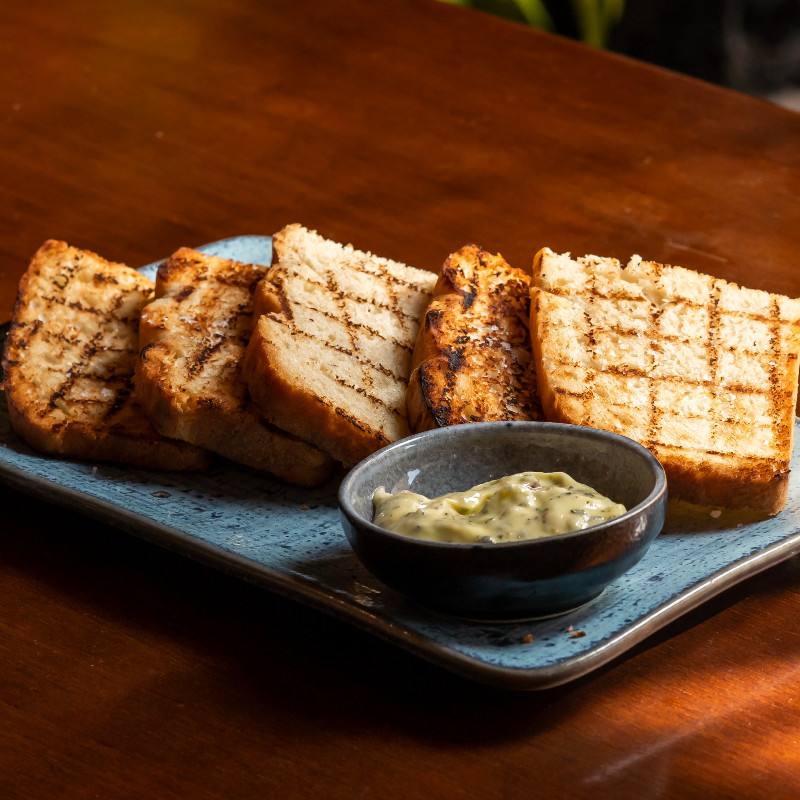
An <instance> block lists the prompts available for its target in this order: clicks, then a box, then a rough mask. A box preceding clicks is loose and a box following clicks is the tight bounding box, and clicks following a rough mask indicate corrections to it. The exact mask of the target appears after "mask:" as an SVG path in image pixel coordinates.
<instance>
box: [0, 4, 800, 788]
mask: <svg viewBox="0 0 800 800" xmlns="http://www.w3.org/2000/svg"><path fill="white" fill-rule="evenodd" d="M799 141H800V115H796V114H793V113H792V112H789V111H786V110H784V109H780V108H777V107H774V106H771V105H769V104H767V103H763V102H760V101H756V100H752V99H749V98H745V97H743V96H741V95H737V94H735V93H733V92H729V91H725V90H721V89H718V88H715V87H712V86H708V85H706V84H703V83H700V82H697V81H693V80H691V79H687V78H683V77H680V76H677V75H674V74H671V73H668V72H664V71H662V70H658V69H654V68H651V67H648V66H645V65H643V64H638V63H635V62H632V61H629V60H626V59H624V58H621V57H616V56H610V55H607V54H603V53H600V52H596V51H592V50H589V49H586V48H583V47H582V46H579V45H576V44H574V43H571V42H568V41H566V40H563V39H560V38H557V37H553V36H547V35H544V34H537V33H535V32H533V31H530V30H528V29H526V28H524V27H522V26H519V25H514V24H510V23H506V22H504V21H502V20H497V19H494V18H491V17H488V16H485V15H481V14H477V13H475V12H471V11H467V10H464V9H460V8H456V7H454V6H451V5H448V4H444V3H438V2H433V0H384V2H381V3H375V2H369V0H342V2H339V3H318V2H317V3H314V2H311V0H292V1H289V0H280V1H279V0H274V1H273V2H269V3H264V2H260V1H259V0H227V1H226V2H224V3H220V2H213V0H136V2H133V0H117V2H115V3H102V2H99V0H59V2H55V0H48V2H39V3H36V4H32V3H26V4H22V3H20V4H11V5H10V7H8V8H5V9H4V12H3V14H2V15H0V175H2V187H3V191H2V192H0V320H4V319H7V318H8V316H9V315H10V313H11V307H12V303H13V299H14V292H15V289H16V284H17V281H18V279H19V276H20V275H21V273H22V271H23V270H24V269H25V267H26V264H27V261H28V259H29V258H30V257H31V256H32V254H33V253H34V251H35V250H36V248H37V247H38V246H39V244H41V242H42V241H43V240H44V239H46V238H50V237H53V238H63V239H65V240H67V241H69V242H70V243H71V244H74V245H77V246H80V247H86V248H89V249H92V250H95V251H96V252H98V253H100V254H101V255H103V256H104V257H107V258H110V259H114V260H120V261H125V262H127V263H130V264H133V265H139V264H144V263H147V262H149V261H152V260H154V259H157V258H159V257H162V256H164V255H167V254H169V253H170V252H172V251H173V250H175V249H177V248H178V247H180V246H183V245H189V246H191V245H198V244H201V243H203V242H208V241H213V240H215V239H219V238H222V237H225V236H233V235H237V234H245V233H262V234H269V233H272V232H274V231H275V230H277V229H278V228H280V227H282V226H283V225H284V224H286V223H288V222H294V221H298V222H302V223H303V224H306V225H308V226H310V227H315V228H317V229H318V230H319V231H320V232H322V233H324V234H325V235H327V236H330V237H332V238H335V239H338V240H341V241H351V242H353V243H354V244H356V245H357V246H359V247H361V248H365V249H372V250H374V251H375V252H377V253H379V254H381V255H386V256H390V257H394V258H398V259H401V260H404V261H407V262H409V263H412V264H415V265H418V266H421V267H426V268H429V269H434V270H435V269H437V268H438V267H439V265H440V264H441V263H442V261H443V260H444V258H445V257H446V256H447V254H448V253H450V252H451V251H453V250H455V249H457V248H458V247H460V246H461V245H463V244H466V243H468V242H475V243H477V244H480V245H481V246H483V247H485V248H487V249H490V250H494V251H500V252H502V253H503V255H504V256H505V257H506V258H507V259H508V260H509V261H510V262H511V263H512V264H515V265H519V266H522V267H527V266H529V264H530V262H531V260H532V257H533V254H534V253H535V251H536V250H537V249H538V248H539V247H541V246H543V245H549V246H550V247H552V248H554V249H556V250H571V251H573V252H574V253H584V252H596V253H599V254H603V255H617V256H621V257H625V256H627V255H629V254H631V253H634V252H639V253H641V254H642V255H643V256H646V257H649V258H653V259H656V260H662V261H667V262H671V263H678V264H682V265H684V266H689V267H693V268H696V269H700V270H703V271H707V272H710V273H712V274H715V275H718V276H720V277H725V278H729V279H733V280H737V281H739V282H742V283H744V284H745V285H749V286H753V287H756V288H766V289H770V290H773V291H780V292H785V293H788V294H794V295H797V294H800V274H798V272H797V269H796V258H797V256H796V254H797V253H798V252H800V225H798V224H797V211H798V201H797V198H798V196H800V147H798V142H799ZM0 509H1V510H0V587H2V591H0V794H2V795H3V796H4V797H12V798H16V797H19V798H53V797H59V798H73V797H75V798H78V797H80V798H83V797H87V798H88V797H98V796H99V797H114V798H116V797H137V798H138V797H157V798H164V799H166V800H170V799H171V798H187V797H191V798H217V797H226V798H235V797H248V798H249V797H256V796H258V797H280V798H306V797H324V798H360V799H362V800H365V799H366V798H380V799H381V800H383V799H384V798H388V799H389V800H391V798H404V799H408V800H416V798H420V799H422V798H426V800H429V798H431V797H436V798H438V797H442V798H454V799H456V800H459V799H460V798H465V799H466V798H476V797H479V798H494V797H531V796H533V797H570V798H598V797H615V798H627V797H649V798H666V797H675V798H692V797H698V798H700V797H703V798H706V797H731V798H760V797H765V798H766V797H769V798H782V797H786V798H789V797H795V796H797V792H798V789H800V786H799V785H798V783H799V782H800V779H798V777H797V776H798V774H800V770H799V769H798V768H800V749H799V748H798V745H797V727H798V711H797V705H798V702H800V700H798V696H797V682H798V675H800V629H798V626H797V621H796V620H797V608H798V601H799V600H800V567H798V563H797V561H796V559H792V560H790V561H788V562H786V563H784V564H783V565H781V566H779V567H777V568H774V569H772V570H770V571H768V572H767V573H764V574H762V575H760V576H757V577H755V578H753V579H751V580H749V581H747V582H746V583H744V584H742V585H740V586H738V587H736V588H735V589H733V590H730V591H728V592H727V593H725V594H724V595H722V596H721V597H719V598H717V599H716V600H714V601H713V602H711V603H709V604H707V605H706V606H703V607H702V608H701V609H698V610H697V611H695V612H693V613H692V614H690V615H688V616H687V617H685V618H684V619H682V620H680V621H679V622H678V623H675V624H674V625H672V626H671V627H670V628H668V629H666V630H664V631H662V632H660V633H659V634H657V635H656V636H654V637H652V638H651V639H649V640H648V641H647V642H645V643H644V644H643V645H641V646H639V647H638V648H637V649H636V650H635V651H633V652H631V653H630V654H628V655H627V656H626V657H624V658H623V659H621V660H619V661H618V662H616V663H614V664H612V665H609V666H608V667H606V668H603V669H602V670H600V671H599V672H597V673H594V674H592V675H590V676H587V677H586V678H583V679H581V680H579V681H577V682H575V683H572V684H569V685H567V686H564V687H560V688H558V689H554V690H550V691H546V692H538V693H523V694H520V693H511V692H503V691H499V690H493V689H489V688H486V687H483V686H480V685H477V684H474V683H471V682H468V681H466V680H463V679H460V678H457V677H455V676H453V675H451V674H449V673H447V672H444V671H442V670H439V669H437V668H435V667H433V666H430V665H427V664H425V663H424V662H422V661H420V660H418V659H414V658H412V657H410V656H408V655H405V654H404V653H402V652H400V651H399V650H397V649H396V648H393V647H390V646H389V645H386V644H384V643H382V642H380V641H378V640H375V639H373V638H371V637H368V636H366V635H364V634H362V633H360V632H358V631H355V630H353V629H351V628H349V627H347V626H345V625H342V624H340V623H337V622H335V621H333V620H331V619H329V618H327V617H325V616H323V615H320V614H317V613H315V612H313V611H310V610H308V609H305V608H303V607H300V606H298V605H296V604H292V603H290V602H288V601H285V600H283V599H281V598H278V597H275V596H273V595H271V594H270V593H268V592H265V591H262V590H258V589H255V588H253V587H250V586H248V585H246V584H242V583H240V582H238V581H235V580H233V579H232V578H229V577H227V576H225V575H221V574H218V573H216V572H212V571H210V570H208V569H206V568H204V567H201V566H199V565H196V564H194V563H192V562H189V561H186V560H184V559H181V558H179V557H177V556H174V555H172V554H169V553H166V552H163V551H161V550H159V549H157V548H155V547H153V546H152V545H149V544H147V543H145V542H140V541H138V540H135V539H132V538H129V537H128V536H126V535H124V534H121V533H120V532H119V531H116V530H113V529H111V528H108V527H106V526H103V525H100V524H98V523H94V522H92V521H89V520H88V519H85V518H84V517H81V516H79V515H76V514H70V513H64V512H63V511H60V510H58V509H56V508H54V507H50V506H48V505H47V504H45V503H42V502H40V501H34V500H32V499H30V498H28V497H26V496H25V495H24V494H21V493H19V492H16V491H13V490H12V489H10V488H3V489H1V490H0Z"/></svg>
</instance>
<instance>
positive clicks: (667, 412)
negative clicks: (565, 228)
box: [531, 248, 800, 515]
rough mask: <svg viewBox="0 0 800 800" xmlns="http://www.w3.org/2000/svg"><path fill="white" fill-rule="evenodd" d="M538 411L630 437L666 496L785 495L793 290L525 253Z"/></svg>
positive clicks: (723, 501)
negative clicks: (784, 292) (530, 259)
mask: <svg viewBox="0 0 800 800" xmlns="http://www.w3.org/2000/svg"><path fill="white" fill-rule="evenodd" d="M531 335H532V339H533V348H534V357H535V361H536V372H537V379H538V385H539V394H540V396H541V399H542V404H543V407H544V411H545V415H546V416H547V418H548V419H550V420H554V421H559V422H568V423H576V424H580V425H589V426H592V427H596V428H602V429H605V430H610V431H615V432H617V433H621V434H624V435H626V436H629V437H630V438H632V439H636V440H638V441H639V442H641V443H642V444H644V445H645V446H646V447H648V448H649V449H650V450H651V452H652V453H653V454H654V455H655V456H656V457H657V458H658V459H659V460H660V461H661V463H662V464H663V466H664V469H665V471H666V473H667V478H668V486H669V492H670V495H671V497H674V498H681V499H683V500H686V501H689V502H693V503H700V504H704V505H713V506H722V507H728V508H744V509H752V510H755V511H757V512H759V513H763V514H766V515H774V514H776V513H777V512H779V511H780V510H781V509H782V508H783V506H784V505H785V502H786V494H787V487H788V477H789V460H790V456H791V452H792V445H793V434H794V413H795V403H796V399H797V380H798V353H800V300H796V299H790V298H788V297H783V296H780V295H774V294H768V293H767V292H764V291H757V290H752V289H746V288H742V287H739V286H737V285H735V284H733V283H728V282H726V281H724V280H719V279H715V278H712V277H710V276H708V275H702V274H698V273H697V272H693V271H691V270H689V269H684V268H681V267H674V266H665V265H662V264H657V263H654V262H649V261H643V260H642V259H641V258H639V257H638V256H634V257H633V258H632V259H631V260H630V262H629V263H628V264H627V265H626V266H622V265H621V264H620V263H619V262H618V261H616V260H615V259H609V258H599V257H597V256H586V257H584V258H578V259H572V258H570V257H569V255H568V254H566V255H557V254H556V253H553V252H552V251H551V250H549V249H547V248H545V249H544V250H542V251H541V252H540V253H538V255H537V257H536V259H535V262H534V267H533V277H532V302H531Z"/></svg>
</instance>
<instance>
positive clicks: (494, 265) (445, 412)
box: [406, 244, 542, 432]
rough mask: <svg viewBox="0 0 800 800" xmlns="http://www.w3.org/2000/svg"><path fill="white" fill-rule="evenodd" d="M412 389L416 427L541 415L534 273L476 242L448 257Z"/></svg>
mask: <svg viewBox="0 0 800 800" xmlns="http://www.w3.org/2000/svg"><path fill="white" fill-rule="evenodd" d="M433 294H434V296H433V299H432V300H431V303H430V305H429V306H428V310H427V311H426V312H425V316H424V319H423V321H422V326H421V328H420V332H419V336H418V337H417V343H416V346H415V348H414V355H413V358H412V372H411V377H410V379H409V382H408V393H407V396H406V402H407V408H408V421H409V426H410V428H411V430H412V431H414V432H418V431H423V430H429V429H431V428H437V427H445V426H447V425H458V424H461V423H464V422H486V421H490V420H533V419H541V416H542V413H541V406H540V405H539V401H538V394H537V390H536V375H535V373H534V369H533V358H532V355H531V349H530V337H529V335H528V318H529V314H530V277H529V276H528V275H527V274H526V273H525V272H523V271H522V270H519V269H515V268H513V267H511V266H509V264H508V263H507V262H506V261H505V260H504V259H503V257H502V256H501V255H499V254H498V255H492V254H491V253H488V252H486V251H485V250H482V249H481V248H480V247H478V246H477V245H474V244H470V245H466V246H465V247H462V248H461V249H460V250H459V251H458V252H456V253H453V254H452V255H451V256H449V257H448V259H447V260H446V261H445V262H444V265H443V267H442V269H441V272H440V274H439V280H438V281H437V283H436V287H435V289H434V292H433Z"/></svg>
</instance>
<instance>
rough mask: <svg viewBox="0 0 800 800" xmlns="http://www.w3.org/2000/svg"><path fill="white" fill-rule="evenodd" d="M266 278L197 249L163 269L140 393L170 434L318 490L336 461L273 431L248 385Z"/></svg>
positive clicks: (144, 337) (141, 364) (149, 309)
mask: <svg viewBox="0 0 800 800" xmlns="http://www.w3.org/2000/svg"><path fill="white" fill-rule="evenodd" d="M266 271H267V267H264V266H259V265H256V264H242V263H239V262H238V261H231V260H229V259H225V258H219V257H216V256H211V255H205V254H203V253H200V252H198V251H196V250H191V249H189V248H182V249H180V250H178V251H177V252H176V253H174V254H173V255H172V256H170V258H168V259H167V260H166V261H165V262H163V263H162V264H161V265H160V266H159V268H158V273H157V276H156V299H155V300H153V302H152V303H150V304H149V305H147V306H146V307H145V308H144V310H143V311H142V319H141V326H140V330H139V345H140V347H141V352H140V355H139V360H138V363H137V366H136V392H137V395H138V396H139V400H140V402H141V404H142V408H143V409H144V412H145V415H146V416H147V418H148V419H149V420H150V421H151V422H152V423H153V426H154V427H155V428H156V430H158V431H159V432H160V433H162V434H163V435H165V436H170V437H172V438H174V439H182V440H184V441H187V442H192V443H193V444H196V445H199V446H201V447H205V448H207V449H209V450H212V451H213V452H215V453H218V454H219V455H222V456H224V457H226V458H229V459H231V460H232V461H236V462H238V463H241V464H246V465H247V466H249V467H253V468H255V469H260V470H266V471H268V472H271V473H272V474H274V475H276V476H278V477H280V478H282V479H284V480H287V481H290V482H292V483H297V484H301V485H305V486H313V485H317V484H319V483H322V482H323V481H324V480H325V479H326V478H327V477H328V475H329V474H330V472H331V468H332V466H333V461H332V459H330V458H329V457H328V456H326V455H325V454H324V453H322V452H321V451H320V450H318V449H317V448H316V447H314V446H313V445H310V444H308V443H307V442H304V441H302V440H301V439H298V438H297V437H296V436H292V435H291V434H288V433H285V432H284V431H281V430H278V429H277V428H275V427H273V426H272V425H270V424H268V423H267V422H266V421H265V420H264V417H263V415H262V414H261V412H260V411H259V409H258V407H257V406H256V405H255V403H253V402H252V400H251V399H250V395H249V394H248V391H247V385H246V384H245V381H244V378H243V377H242V359H243V357H244V351H245V348H246V347H247V342H248V340H249V339H250V331H251V328H252V318H253V292H254V290H255V287H256V284H257V283H258V281H259V280H261V278H263V277H264V275H265V274H266Z"/></svg>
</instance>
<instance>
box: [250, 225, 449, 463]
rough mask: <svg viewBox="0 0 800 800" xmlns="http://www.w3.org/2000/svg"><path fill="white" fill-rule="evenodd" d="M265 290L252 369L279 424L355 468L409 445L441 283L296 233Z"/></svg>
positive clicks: (279, 237) (289, 234)
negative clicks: (426, 316)
mask: <svg viewBox="0 0 800 800" xmlns="http://www.w3.org/2000/svg"><path fill="white" fill-rule="evenodd" d="M273 248H274V254H275V255H274V263H273V266H272V268H271V269H270V271H269V273H268V277H267V279H265V280H263V281H261V283H260V284H259V286H258V289H257V290H256V300H255V318H256V319H257V322H256V325H255V328H254V330H253V335H252V337H251V339H250V344H249V346H248V349H247V355H246V360H245V375H246V378H247V383H248V386H249V388H250V393H251V395H252V397H253V399H254V400H255V401H256V402H257V403H258V405H259V406H260V407H261V409H262V411H263V412H264V415H265V416H266V417H267V419H269V420H270V421H271V422H272V423H274V424H275V425H277V426H278V427H280V428H283V429H284V430H287V431H291V432H292V433H294V434H296V435H297V436H300V437H301V438H303V439H306V440H308V441H311V442H314V443H315V444H316V445H317V446H319V447H320V448H321V449H322V450H324V451H325V452H327V453H329V454H330V455H331V456H333V458H335V459H336V460H337V461H341V462H342V463H344V464H345V465H348V466H349V465H353V464H355V463H357V462H358V461H360V460H361V459H362V458H364V457H365V456H367V455H369V454H370V453H372V452H374V451H375V450H377V449H379V448H380V447H382V446H384V445H386V444H389V443H390V442H394V441H396V440H397V439H400V438H402V437H403V436H407V435H408V433H409V429H408V423H407V421H406V404H405V393H406V385H407V383H408V375H409V372H410V362H411V352H412V350H413V348H414V343H415V341H416V338H417V330H418V328H419V319H420V317H421V315H422V312H423V311H424V309H425V307H426V306H427V305H428V301H429V300H430V295H431V292H432V291H433V287H434V284H435V283H436V276H435V275H434V274H433V273H431V272H426V271H424V270H420V269H416V268H414V267H409V266H406V265H405V264H400V263H398V262H396V261H391V260H389V259H386V258H379V257H378V256H374V255H372V254H370V253H365V252H361V251H359V250H355V249H354V248H353V247H352V246H351V245H346V246H343V245H341V244H338V243H336V242H333V241H330V240H328V239H324V238H323V237H321V236H319V235H318V234H317V233H316V232H313V231H309V230H307V229H305V228H303V227H301V226H300V225H296V224H295V225H289V226H288V227H286V228H284V229H283V230H282V231H280V232H279V233H277V234H276V235H275V237H274V240H273Z"/></svg>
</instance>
